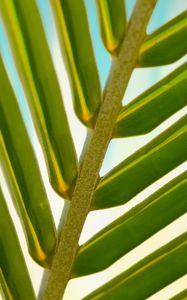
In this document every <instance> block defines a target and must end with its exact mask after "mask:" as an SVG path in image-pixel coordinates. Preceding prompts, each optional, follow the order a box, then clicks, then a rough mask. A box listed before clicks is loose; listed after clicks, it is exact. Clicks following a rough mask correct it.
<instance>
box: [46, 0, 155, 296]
mask: <svg viewBox="0 0 187 300" xmlns="http://www.w3.org/2000/svg"><path fill="white" fill-rule="evenodd" d="M155 5H156V1H155V0H149V1H148V0H138V2H137V4H136V6H135V9H134V12H133V15H132V18H131V22H130V25H129V28H128V31H127V35H126V37H125V39H124V41H123V43H122V45H121V48H120V50H119V55H118V57H117V58H116V59H115V60H114V61H113V66H112V70H111V73H110V76H109V80H108V83H107V87H106V89H105V94H104V101H103V103H102V105H101V109H100V112H99V115H98V118H97V122H96V126H95V130H94V133H93V136H92V139H91V141H90V145H89V147H88V150H87V152H86V154H85V156H84V160H83V163H82V168H81V172H80V174H79V177H78V180H77V183H76V187H75V190H74V193H73V197H72V201H71V204H70V209H69V212H68V214H67V219H66V223H65V224H64V226H63V229H62V232H61V235H60V241H59V246H58V249H57V252H56V255H55V257H54V260H53V264H52V268H51V272H50V276H49V280H48V283H47V288H46V291H45V294H44V297H43V299H44V300H49V299H53V300H61V298H62V295H63V293H64V290H65V287H66V285H67V282H68V280H69V278H70V276H71V270H72V267H73V263H74V260H75V257H76V254H77V249H78V241H79V237H80V233H81V231H82V227H83V224H84V222H85V219H86V216H87V214H88V212H89V209H90V205H91V201H92V196H93V192H94V188H95V185H96V183H97V180H98V176H99V169H100V167H101V163H102V161H103V158H104V155H105V152H106V148H107V146H108V143H109V141H110V139H111V135H112V130H113V127H114V125H115V122H116V118H117V115H118V113H119V109H120V106H121V99H122V97H123V94H124V92H125V90H126V87H127V84H128V81H129V79H130V76H131V74H132V71H133V69H134V67H135V65H136V61H137V55H138V51H139V48H140V45H141V43H142V41H143V39H144V37H145V31H146V26H147V23H148V21H149V18H150V16H151V13H152V11H153V9H154V6H155ZM59 278H61V280H60V281H59Z"/></svg>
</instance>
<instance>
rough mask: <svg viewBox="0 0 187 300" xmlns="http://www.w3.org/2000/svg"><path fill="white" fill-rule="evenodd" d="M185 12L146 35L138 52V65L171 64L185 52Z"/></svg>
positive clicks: (186, 22) (186, 26)
mask: <svg viewBox="0 0 187 300" xmlns="http://www.w3.org/2000/svg"><path fill="white" fill-rule="evenodd" d="M186 39H187V12H186V11H185V12H183V13H182V14H180V15H178V16H177V17H175V18H174V19H173V20H171V21H169V22H168V23H166V24H165V25H164V26H162V27H161V28H159V29H158V30H156V31H155V32H153V33H152V34H150V35H148V36H147V39H146V40H145V42H144V44H143V45H142V47H141V49H140V53H139V60H138V67H154V66H160V65H166V64H171V63H173V62H175V61H176V60H178V59H179V58H181V57H182V56H183V55H185V54H186V53H187V46H186V43H181V41H183V40H184V41H185V40H186Z"/></svg>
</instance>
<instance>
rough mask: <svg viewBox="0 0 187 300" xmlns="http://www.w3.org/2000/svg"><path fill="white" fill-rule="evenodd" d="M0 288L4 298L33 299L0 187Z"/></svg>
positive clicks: (10, 299)
mask: <svg viewBox="0 0 187 300" xmlns="http://www.w3.org/2000/svg"><path fill="white" fill-rule="evenodd" d="M0 289H2V292H3V294H4V296H5V297H6V298H5V299H6V300H25V299H27V300H34V299H35V295H34V291H33V288H32V284H31V281H30V278H29V274H28V272H27V267H26V264H25V261H24V258H23V255H22V252H21V248H20V245H19V241H18V238H17V235H16V231H15V229H14V225H13V223H12V220H11V217H10V215H9V212H8V209H7V206H6V204H5V199H4V195H3V193H2V190H1V187H0Z"/></svg>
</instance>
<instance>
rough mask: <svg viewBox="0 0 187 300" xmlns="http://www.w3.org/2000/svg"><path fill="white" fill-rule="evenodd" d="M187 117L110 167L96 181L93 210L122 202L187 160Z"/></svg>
mask: <svg viewBox="0 0 187 300" xmlns="http://www.w3.org/2000/svg"><path fill="white" fill-rule="evenodd" d="M186 124H187V116H185V117H183V118H181V119H180V120H179V121H178V122H176V123H175V124H174V125H173V126H171V127H170V128H169V129H168V130H166V131H164V132H163V133H162V134H160V135H159V136H158V137H156V138H155V139H154V140H153V141H151V142H150V143H148V144H147V145H146V146H144V147H143V148H141V149H140V150H138V151H137V152H136V153H134V154H133V155H131V156H130V157H128V158H127V159H126V160H124V161H123V162H122V163H120V164H119V165H118V166H116V167H115V168H113V169H112V170H111V171H110V172H109V173H108V174H106V176H104V177H103V178H102V179H101V181H100V182H99V184H98V186H97V188H96V190H95V193H94V199H93V207H92V209H101V208H107V207H112V206H116V205H120V204H124V203H126V202H127V201H129V200H130V199H131V198H132V197H134V196H136V195H137V194H138V193H139V192H141V191H142V190H143V189H145V188H146V187H147V186H149V185H150V184H152V183H153V182H154V181H156V180H157V179H159V178H160V177H162V176H164V175H165V174H167V173H168V172H169V171H171V170H172V169H174V168H175V167H177V166H178V165H180V164H181V163H183V162H184V161H185V160H186V159H187V151H186V149H187V125H186Z"/></svg>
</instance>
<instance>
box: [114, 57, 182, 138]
mask: <svg viewBox="0 0 187 300" xmlns="http://www.w3.org/2000/svg"><path fill="white" fill-rule="evenodd" d="M186 95H187V63H185V64H183V65H182V66H180V67H179V68H177V69H176V70H175V71H174V72H172V73H171V74H170V75H169V76H167V77H165V78H164V79H162V80H161V81H159V82H158V83H157V84H155V85H153V86H152V87H151V88H150V89H148V90H147V91H145V92H144V93H142V94H141V95H139V96H138V97H137V98H136V99H134V100H133V101H132V102H130V103H129V104H128V105H126V106H124V108H122V110H121V113H120V114H119V116H118V118H117V123H116V128H115V130H114V137H124V136H133V135H139V134H145V133H147V132H149V131H151V130H153V129H154V128H155V127H156V126H158V125H160V123H161V122H163V121H164V120H166V119H167V118H168V117H170V116H171V115H172V114H174V113H175V112H177V111H178V110H179V109H181V108H182V107H184V106H185V105H187V97H186Z"/></svg>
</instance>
